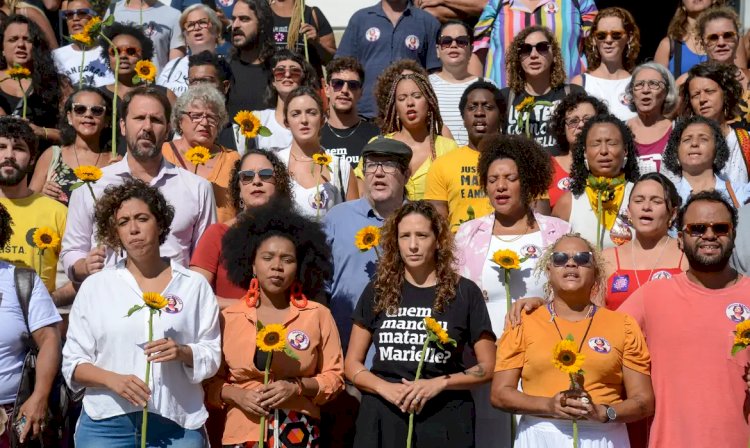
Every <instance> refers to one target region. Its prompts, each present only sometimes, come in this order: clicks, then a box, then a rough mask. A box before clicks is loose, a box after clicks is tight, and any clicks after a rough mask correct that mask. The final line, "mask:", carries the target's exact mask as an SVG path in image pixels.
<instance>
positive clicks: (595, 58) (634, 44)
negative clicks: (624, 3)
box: [585, 6, 641, 71]
mask: <svg viewBox="0 0 750 448" xmlns="http://www.w3.org/2000/svg"><path fill="white" fill-rule="evenodd" d="M607 17H616V18H618V19H620V20H621V21H622V27H623V28H624V29H625V37H626V38H627V39H628V45H627V47H625V51H624V52H623V53H622V57H623V61H622V65H623V67H624V68H625V70H627V71H631V70H633V67H635V63H636V60H638V53H639V52H640V51H641V30H640V29H639V28H638V25H637V24H636V23H635V19H634V18H633V15H632V14H630V12H628V10H627V9H623V8H619V7H617V6H614V7H611V8H605V9H602V10H600V11H599V12H598V13H597V14H596V17H594V23H593V24H592V25H591V32H590V33H589V36H588V37H587V38H586V40H585V46H586V60H587V61H588V64H589V65H588V68H587V70H588V71H591V70H594V69H595V68H597V67H599V66H600V65H601V64H602V58H601V56H600V55H599V49H598V48H597V47H596V37H595V36H594V33H596V30H597V26H599V22H600V21H601V20H602V19H604V18H607Z"/></svg>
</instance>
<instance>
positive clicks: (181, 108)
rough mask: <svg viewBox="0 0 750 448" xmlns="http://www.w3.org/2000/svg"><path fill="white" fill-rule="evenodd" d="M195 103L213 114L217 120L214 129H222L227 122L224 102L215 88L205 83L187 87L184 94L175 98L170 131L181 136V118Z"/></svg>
mask: <svg viewBox="0 0 750 448" xmlns="http://www.w3.org/2000/svg"><path fill="white" fill-rule="evenodd" d="M196 103H197V104H200V105H201V106H203V107H205V108H206V109H209V110H211V111H212V112H213V113H215V114H216V118H217V124H216V129H218V130H221V129H224V126H225V125H226V124H227V122H228V121H229V115H228V114H227V106H226V100H225V99H224V95H222V94H221V92H219V90H218V89H217V88H216V86H214V85H213V84H206V83H201V84H198V85H195V86H190V87H188V89H187V90H186V91H185V93H183V94H182V95H180V96H179V98H177V101H175V103H174V108H173V109H172V129H174V130H175V131H177V132H178V133H180V134H182V128H181V127H180V121H181V120H182V116H183V115H184V113H185V111H186V110H187V109H188V108H189V107H190V106H192V105H193V104H196ZM217 133H218V131H217Z"/></svg>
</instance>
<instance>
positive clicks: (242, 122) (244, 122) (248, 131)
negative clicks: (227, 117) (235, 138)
mask: <svg viewBox="0 0 750 448" xmlns="http://www.w3.org/2000/svg"><path fill="white" fill-rule="evenodd" d="M234 122H235V123H237V124H238V125H239V127H240V133H242V135H244V136H245V138H255V137H257V136H258V131H259V130H260V119H259V118H258V117H257V116H255V114H254V113H252V112H250V111H247V110H241V111H239V112H237V115H235V116H234Z"/></svg>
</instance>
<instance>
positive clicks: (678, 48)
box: [669, 39, 682, 79]
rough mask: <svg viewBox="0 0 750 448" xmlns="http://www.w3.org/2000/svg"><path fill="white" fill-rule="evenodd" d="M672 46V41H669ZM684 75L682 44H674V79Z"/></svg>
mask: <svg viewBox="0 0 750 448" xmlns="http://www.w3.org/2000/svg"><path fill="white" fill-rule="evenodd" d="M669 42H670V46H671V45H672V43H671V42H672V39H669ZM680 75H682V42H677V41H675V42H674V78H675V79H677V78H679V77H680Z"/></svg>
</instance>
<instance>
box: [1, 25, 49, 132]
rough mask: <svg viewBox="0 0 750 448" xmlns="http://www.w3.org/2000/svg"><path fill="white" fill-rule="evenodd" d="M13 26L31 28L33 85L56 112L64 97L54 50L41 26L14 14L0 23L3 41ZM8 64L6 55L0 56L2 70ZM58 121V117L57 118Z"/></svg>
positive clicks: (35, 90)
mask: <svg viewBox="0 0 750 448" xmlns="http://www.w3.org/2000/svg"><path fill="white" fill-rule="evenodd" d="M12 24H22V25H27V26H28V27H29V40H30V41H31V85H32V87H33V89H34V93H35V94H36V95H39V97H40V98H41V99H42V101H43V102H44V103H45V104H50V105H54V106H55V110H57V107H58V106H59V103H60V98H61V97H62V92H61V84H60V76H59V75H58V74H57V71H56V69H55V63H54V62H53V60H52V50H50V48H49V44H47V40H46V39H45V38H44V34H43V33H42V30H41V29H40V28H39V25H37V24H36V22H34V21H33V20H31V19H29V18H28V17H26V16H22V15H17V14H13V15H11V16H8V17H7V18H5V20H2V21H0V36H3V37H2V39H1V40H3V41H4V40H5V31H6V30H7V29H8V27H9V26H10V25H12ZM7 68H8V62H7V61H6V60H5V56H4V55H0V70H6V69H7ZM55 120H57V116H55Z"/></svg>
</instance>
